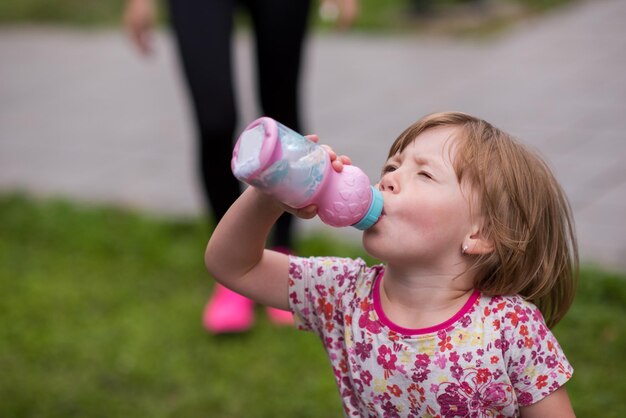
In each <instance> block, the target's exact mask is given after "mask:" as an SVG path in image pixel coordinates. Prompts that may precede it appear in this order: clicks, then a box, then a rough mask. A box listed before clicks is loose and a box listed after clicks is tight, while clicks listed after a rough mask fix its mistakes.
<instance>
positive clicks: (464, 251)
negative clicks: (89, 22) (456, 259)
mask: <svg viewBox="0 0 626 418" xmlns="http://www.w3.org/2000/svg"><path fill="white" fill-rule="evenodd" d="M468 248H469V246H468V245H464V246H463V249H462V250H461V253H462V254H465V253H467V249H468Z"/></svg>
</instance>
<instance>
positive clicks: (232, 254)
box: [204, 135, 350, 310]
mask: <svg viewBox="0 0 626 418" xmlns="http://www.w3.org/2000/svg"><path fill="white" fill-rule="evenodd" d="M308 138H309V139H311V140H312V141H314V142H317V141H318V138H317V136H315V135H311V136H308ZM325 147H326V146H325ZM326 149H327V151H328V153H329V155H330V159H331V161H332V166H333V168H334V169H335V170H336V171H341V170H342V169H343V165H344V164H350V159H349V158H348V157H346V156H343V155H342V156H339V157H338V156H337V155H336V154H335V153H334V152H333V150H332V149H330V148H328V147H326ZM285 211H288V212H290V213H292V214H294V215H296V216H298V217H300V218H303V219H309V218H312V217H314V216H315V215H316V214H317V208H316V207H315V206H314V205H311V206H307V207H305V208H302V209H293V208H289V207H287V206H285V205H283V204H282V203H280V202H278V201H277V200H276V199H274V198H273V197H271V196H269V195H267V194H265V193H263V192H260V191H259V190H257V189H255V188H254V187H248V188H247V189H246V190H245V191H244V192H243V193H242V195H241V196H240V197H239V198H238V199H237V200H236V201H235V203H234V204H233V205H232V206H231V207H230V209H229V210H228V211H227V212H226V214H225V215H224V217H223V218H222V220H221V221H220V222H219V224H218V225H217V227H216V228H215V231H214V232H213V235H212V236H211V239H210V240H209V243H208V245H207V248H206V252H205V255H204V261H205V264H206V267H207V269H208V270H209V272H210V273H211V275H213V277H215V279H216V280H217V281H218V282H220V283H221V284H223V285H224V286H226V287H228V288H229V289H231V290H233V291H234V292H237V293H239V294H242V295H244V296H246V297H248V298H250V299H252V300H254V301H256V302H258V303H261V304H264V305H268V306H273V307H275V308H279V309H283V310H288V309H289V299H288V292H289V282H288V280H289V274H288V273H289V261H288V260H289V259H288V256H286V255H285V254H282V253H279V252H276V251H270V250H266V249H265V243H266V241H267V237H268V235H269V233H270V231H271V229H272V226H273V225H274V223H275V222H276V220H278V218H279V217H280V215H282V214H283V212H285Z"/></svg>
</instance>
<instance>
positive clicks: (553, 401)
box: [521, 386, 576, 418]
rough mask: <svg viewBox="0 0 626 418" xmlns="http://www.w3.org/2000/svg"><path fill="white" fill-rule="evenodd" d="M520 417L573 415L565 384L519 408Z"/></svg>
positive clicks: (559, 417)
mask: <svg viewBox="0 0 626 418" xmlns="http://www.w3.org/2000/svg"><path fill="white" fill-rule="evenodd" d="M521 409H522V410H521V412H522V418H547V417H549V418H570V417H575V416H576V415H575V414H574V409H573V408H572V404H571V403H570V400H569V396H568V395H567V390H566V389H565V386H561V387H560V388H558V389H557V390H555V391H554V392H552V393H551V394H550V395H548V396H546V397H545V398H543V399H542V400H540V401H539V402H537V403H534V404H532V405H529V406H524V407H522V408H521Z"/></svg>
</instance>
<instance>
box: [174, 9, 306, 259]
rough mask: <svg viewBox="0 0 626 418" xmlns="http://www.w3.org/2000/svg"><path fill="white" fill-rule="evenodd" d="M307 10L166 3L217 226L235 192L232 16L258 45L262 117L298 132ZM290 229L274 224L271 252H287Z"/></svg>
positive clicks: (286, 221) (287, 218)
mask: <svg viewBox="0 0 626 418" xmlns="http://www.w3.org/2000/svg"><path fill="white" fill-rule="evenodd" d="M310 3H311V0H239V1H236V0H169V14H170V16H169V17H170V21H171V24H172V26H173V28H174V33H175V35H176V40H177V42H178V51H179V55H180V60H181V63H182V67H183V70H184V74H185V79H186V81H187V86H188V89H189V92H190V95H191V99H192V103H193V108H194V113H195V121H196V125H197V126H196V127H197V133H198V135H199V143H198V146H199V157H200V161H199V167H200V169H201V179H202V185H203V187H204V192H205V198H207V199H208V202H207V204H209V205H210V207H211V208H212V209H213V213H214V215H215V218H216V220H217V221H219V220H220V219H221V218H222V216H224V214H225V213H226V210H227V209H228V208H229V207H230V205H231V204H232V203H233V202H234V201H235V200H236V199H237V197H238V196H239V194H240V184H239V182H238V181H237V179H236V178H235V177H234V176H233V175H232V172H231V169H230V160H231V158H232V151H233V140H234V136H235V134H236V133H235V129H236V126H237V123H238V120H237V104H236V103H235V94H234V87H233V78H234V74H233V68H232V59H233V57H232V48H231V47H232V43H233V39H232V35H233V18H234V14H235V11H236V9H237V7H238V6H243V7H245V8H246V9H247V11H248V12H249V15H250V18H251V22H252V28H253V30H254V34H255V40H256V44H255V46H256V59H257V60H256V62H257V72H256V82H257V86H258V89H257V95H258V97H259V98H260V102H261V108H262V110H263V113H264V116H269V117H272V118H274V119H276V120H278V121H279V122H281V123H283V124H285V125H286V126H289V127H290V128H293V129H294V130H296V131H299V132H302V130H301V129H302V125H301V120H300V99H299V76H300V65H301V58H302V47H303V42H304V38H305V35H306V30H307V24H308V15H309V8H310ZM247 122H248V121H246V123H247ZM249 122H251V121H249ZM291 225H292V216H291V215H288V214H285V215H283V216H282V217H281V218H280V219H279V220H278V222H277V223H276V226H275V228H274V239H273V244H274V245H278V246H284V247H288V248H289V247H291V245H292V242H291Z"/></svg>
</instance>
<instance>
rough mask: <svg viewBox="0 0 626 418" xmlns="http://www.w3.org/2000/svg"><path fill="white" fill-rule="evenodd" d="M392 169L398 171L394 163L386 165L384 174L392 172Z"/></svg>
mask: <svg viewBox="0 0 626 418" xmlns="http://www.w3.org/2000/svg"><path fill="white" fill-rule="evenodd" d="M392 171H396V167H395V166H393V165H386V166H384V167H383V171H382V175H385V174H387V173H391V172H392Z"/></svg>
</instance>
